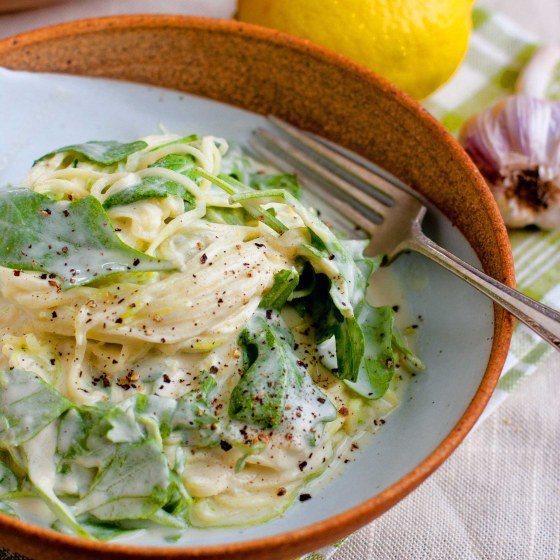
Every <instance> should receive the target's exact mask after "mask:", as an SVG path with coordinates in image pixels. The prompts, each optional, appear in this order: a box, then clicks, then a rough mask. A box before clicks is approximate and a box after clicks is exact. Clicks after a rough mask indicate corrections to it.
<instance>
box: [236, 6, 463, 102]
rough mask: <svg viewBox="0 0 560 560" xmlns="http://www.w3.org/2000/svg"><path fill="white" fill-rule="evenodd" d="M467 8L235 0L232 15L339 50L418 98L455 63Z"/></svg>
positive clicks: (459, 58)
mask: <svg viewBox="0 0 560 560" xmlns="http://www.w3.org/2000/svg"><path fill="white" fill-rule="evenodd" d="M471 8H472V0H239V7H238V18H239V19H240V20H242V21H246V22H250V23H256V24H258V25H264V26H265V27H272V28H274V29H279V30H280V31H284V32H286V33H290V34H291V35H296V36H298V37H303V38H305V39H309V40H311V41H313V42H314V43H318V44H320V45H323V46H325V47H327V48H329V49H331V50H334V51H336V52H339V53H341V54H343V55H345V56H347V57H348V58H351V59H353V60H355V61H357V62H360V63H361V64H363V65H364V66H366V67H368V68H370V69H371V70H373V71H374V72H377V73H378V74H380V75H381V76H383V77H385V78H386V79H388V80H389V81H391V82H393V83H394V84H396V85H397V86H399V87H400V88H402V89H404V90H405V91H407V92H408V93H410V94H411V95H412V96H413V97H415V98H417V99H423V98H424V97H426V96H428V95H429V94H430V93H432V92H433V91H435V90H436V89H437V88H438V87H439V86H440V85H442V84H443V83H445V82H446V81H447V80H448V79H449V78H450V77H451V75H452V74H453V72H454V71H455V70H456V69H457V67H458V66H459V64H460V63H461V61H462V59H463V57H464V55H465V52H466V50H467V46H468V41H469V34H470V32H471Z"/></svg>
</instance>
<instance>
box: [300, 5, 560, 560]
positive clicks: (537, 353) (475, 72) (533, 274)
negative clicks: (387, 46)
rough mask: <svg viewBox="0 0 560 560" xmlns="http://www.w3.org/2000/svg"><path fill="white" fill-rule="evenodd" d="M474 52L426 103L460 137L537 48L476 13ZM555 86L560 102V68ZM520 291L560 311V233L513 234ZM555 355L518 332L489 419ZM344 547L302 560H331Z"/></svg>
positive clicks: (499, 21) (516, 31)
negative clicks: (461, 129) (514, 391)
mask: <svg viewBox="0 0 560 560" xmlns="http://www.w3.org/2000/svg"><path fill="white" fill-rule="evenodd" d="M473 23H474V32H473V35H472V37H471V42H470V47H469V52H468V54H467V57H466V58H465V61H464V63H463V65H462V66H461V68H460V69H459V71H458V72H457V74H455V76H454V77H453V78H452V80H451V81H450V82H449V83H448V84H446V85H445V86H444V87H443V88H442V89H441V90H439V91H438V92H437V93H436V94H435V95H433V96H432V97H431V98H430V99H429V100H428V101H427V102H426V103H425V106H426V108H427V109H428V110H429V111H430V112H431V113H432V114H433V115H435V116H436V117H437V118H438V119H439V120H440V121H441V122H442V123H443V124H444V125H445V126H446V127H447V128H448V129H449V130H450V131H451V132H452V133H454V134H457V133H458V132H459V129H460V128H461V125H462V124H463V122H464V121H465V120H466V119H467V118H468V117H470V116H471V115H473V114H475V113H478V112H479V111H481V110H483V109H485V108H487V107H488V106H489V105H491V104H493V103H495V102H496V101H497V100H498V99H500V98H502V97H504V95H508V94H509V93H511V92H512V91H513V88H514V85H515V82H516V80H517V76H518V75H519V72H520V70H521V69H522V68H523V66H524V64H525V63H526V62H527V61H528V60H529V58H530V57H531V55H532V54H533V52H534V51H535V49H536V47H537V46H538V45H537V42H536V40H534V38H532V37H530V36H529V35H528V34H527V33H526V32H525V31H524V30H523V29H521V28H520V27H518V26H517V25H516V24H514V23H513V22H511V21H510V20H509V19H508V18H506V17H504V16H502V15H500V14H497V13H491V12H489V11H487V10H485V9H483V8H477V9H475V11H474V14H473ZM556 78H557V79H555V80H554V81H553V83H552V84H551V86H550V90H549V94H550V97H552V98H557V99H558V98H560V68H559V72H558V73H557V76H556ZM510 239H511V244H512V248H513V256H514V260H515V272H516V276H517V285H518V288H519V289H520V290H521V291H522V292H524V293H526V294H527V295H529V296H531V297H532V298H534V299H538V300H540V301H542V302H544V303H546V304H547V305H550V306H552V307H555V308H560V231H557V232H539V231H515V232H511V233H510ZM552 351H553V350H552V349H551V347H549V346H548V344H547V343H545V342H543V341H542V340H541V339H540V338H539V337H537V335H535V334H533V333H532V332H531V331H529V330H528V329H527V328H525V327H524V326H519V325H518V326H517V327H516V329H515V334H514V336H513V340H512V344H511V349H510V353H509V356H508V358H507V361H506V365H505V368H504V371H503V373H502V377H501V379H500V382H499V384H498V388H497V390H496V391H495V393H494V395H493V397H492V399H491V401H490V403H489V404H488V407H487V408H486V410H485V413H484V416H483V418H484V417H486V416H488V415H489V414H491V413H492V412H493V411H494V410H495V409H496V408H497V407H498V405H499V404H500V403H501V402H502V401H503V400H504V399H505V398H506V397H507V396H508V394H509V393H511V392H512V391H513V390H514V389H515V388H516V387H517V386H518V384H519V382H520V381H521V380H522V379H523V378H525V377H527V376H528V375H530V374H531V373H533V371H535V369H536V368H537V366H538V365H539V364H540V363H541V362H542V361H543V360H544V359H545V358H546V356H547V355H548V354H549V353H551V352H552ZM343 543H344V541H340V542H338V543H336V544H335V545H332V546H329V547H327V548H325V549H323V550H321V551H320V552H314V553H312V554H308V555H307V556H305V557H304V558H303V559H301V560H327V559H328V558H330V557H331V556H332V555H333V554H334V553H335V552H336V550H337V549H338V548H339V547H340V546H342V545H343Z"/></svg>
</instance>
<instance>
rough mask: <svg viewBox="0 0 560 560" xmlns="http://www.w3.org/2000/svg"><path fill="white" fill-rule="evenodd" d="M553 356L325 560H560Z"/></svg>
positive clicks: (559, 436)
mask: <svg viewBox="0 0 560 560" xmlns="http://www.w3.org/2000/svg"><path fill="white" fill-rule="evenodd" d="M559 372H560V354H558V355H554V356H552V357H551V358H550V359H549V360H548V362H547V363H546V364H545V365H544V366H542V367H541V368H540V370H539V371H538V372H536V373H535V374H533V376H532V377H530V378H529V379H528V380H526V381H525V382H524V383H523V386H522V387H520V388H519V390H517V391H516V392H515V393H514V394H513V395H511V396H510V397H509V399H508V400H507V401H506V402H505V403H504V404H503V405H502V406H501V407H500V408H499V409H498V411H496V412H495V413H494V414H493V415H492V416H491V417H490V418H488V419H487V420H485V422H484V423H483V424H482V425H480V426H479V427H478V428H477V429H475V431H474V432H472V433H471V434H470V435H469V436H468V437H467V439H466V441H465V442H464V443H463V445H462V446H461V447H460V448H459V449H458V450H457V451H456V452H455V454H454V455H453V456H452V457H451V458H450V459H449V460H448V461H447V462H446V463H445V464H444V465H443V466H442V467H441V469H439V471H437V472H436V473H435V474H434V475H432V476H431V477H430V478H429V479H428V480H427V481H426V482H425V483H424V484H423V485H422V486H421V487H420V488H418V490H416V491H415V492H413V493H412V494H411V495H410V496H408V497H407V498H406V499H405V500H403V501H402V502H400V503H399V504H398V505H397V506H395V507H394V508H393V509H392V510H390V511H389V512H388V513H386V514H385V515H384V516H383V517H381V518H380V519H378V520H376V521H375V522H373V523H372V524H371V525H369V526H367V527H365V528H364V529H362V530H361V531H359V532H358V533H356V534H355V535H353V536H352V537H351V538H350V539H349V540H348V541H347V543H346V544H345V546H344V547H342V548H341V549H340V550H339V551H338V552H337V553H336V554H335V556H334V557H333V559H332V560H358V559H360V560H361V559H364V560H365V559H368V560H369V559H371V560H373V559H375V560H408V559H411V560H412V559H413V560H424V559H430V560H463V559H469V560H471V559H472V560H475V559H476V560H517V559H519V560H545V559H546V560H557V559H559V558H560V378H559V376H558V373H559Z"/></svg>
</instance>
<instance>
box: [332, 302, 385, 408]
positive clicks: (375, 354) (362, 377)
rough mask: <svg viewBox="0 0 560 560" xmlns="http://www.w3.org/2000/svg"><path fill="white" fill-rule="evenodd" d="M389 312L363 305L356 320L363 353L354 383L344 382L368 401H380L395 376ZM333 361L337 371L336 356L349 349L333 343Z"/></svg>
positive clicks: (350, 381) (347, 380) (350, 380)
mask: <svg viewBox="0 0 560 560" xmlns="http://www.w3.org/2000/svg"><path fill="white" fill-rule="evenodd" d="M393 317H394V314H393V310H392V309H391V308H390V307H372V306H371V305H368V304H367V303H365V304H364V306H363V307H362V310H361V312H360V316H359V318H358V324H359V328H360V329H361V331H362V333H363V340H364V346H365V347H364V352H363V358H362V360H361V363H360V364H359V371H358V375H357V377H356V378H355V379H348V378H345V379H346V384H347V385H348V386H349V387H350V388H351V389H353V390H354V391H356V392H357V393H359V394H361V395H362V396H364V397H366V398H369V399H379V398H381V397H382V396H383V395H384V394H385V393H386V392H387V389H388V388H389V385H390V383H391V380H392V379H393V375H394V374H395V354H394V351H393V344H392V342H393ZM336 348H337V360H338V364H339V368H340V363H341V358H340V354H345V353H348V351H349V349H348V348H347V347H346V348H345V347H343V346H342V345H340V344H339V342H338V340H337V347H336Z"/></svg>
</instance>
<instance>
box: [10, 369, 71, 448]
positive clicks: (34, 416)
mask: <svg viewBox="0 0 560 560" xmlns="http://www.w3.org/2000/svg"><path fill="white" fill-rule="evenodd" d="M72 406H73V405H72V403H71V402H70V401H69V400H68V399H66V398H65V397H63V396H62V395H61V394H60V393H59V392H58V391H57V390H56V389H55V388H54V387H52V386H51V385H49V384H48V383H46V382H45V381H43V379H41V378H40V377H39V376H37V375H35V374H34V373H30V372H28V371H21V370H17V369H14V370H11V371H5V372H0V446H2V447H11V446H14V445H21V444H22V443H24V442H26V441H28V440H30V439H32V438H33V437H35V436H36V435H37V434H38V433H39V432H40V431H41V430H43V428H45V427H46V426H48V425H49V424H50V423H51V422H53V421H54V420H56V419H57V418H58V417H59V416H60V415H61V414H62V413H63V412H65V411H66V410H68V409H69V408H71V407H72Z"/></svg>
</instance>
